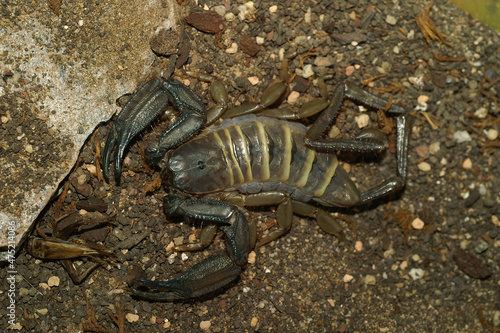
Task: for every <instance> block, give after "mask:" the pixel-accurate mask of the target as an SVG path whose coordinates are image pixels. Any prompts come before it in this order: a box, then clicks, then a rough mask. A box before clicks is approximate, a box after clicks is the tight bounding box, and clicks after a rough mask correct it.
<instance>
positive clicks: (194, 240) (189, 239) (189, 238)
mask: <svg viewBox="0 0 500 333" xmlns="http://www.w3.org/2000/svg"><path fill="white" fill-rule="evenodd" d="M188 242H189V243H194V242H196V235H195V234H190V235H189V237H188Z"/></svg>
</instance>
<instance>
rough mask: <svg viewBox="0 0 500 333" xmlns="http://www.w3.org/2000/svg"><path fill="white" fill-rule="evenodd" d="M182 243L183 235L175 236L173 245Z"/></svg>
mask: <svg viewBox="0 0 500 333" xmlns="http://www.w3.org/2000/svg"><path fill="white" fill-rule="evenodd" d="M183 243H184V237H183V236H180V237H175V238H174V244H175V245H181V244H183Z"/></svg>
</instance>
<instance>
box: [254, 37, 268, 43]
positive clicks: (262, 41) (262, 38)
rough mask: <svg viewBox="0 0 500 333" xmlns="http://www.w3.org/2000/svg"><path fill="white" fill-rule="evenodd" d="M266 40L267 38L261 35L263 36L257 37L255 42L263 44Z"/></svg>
mask: <svg viewBox="0 0 500 333" xmlns="http://www.w3.org/2000/svg"><path fill="white" fill-rule="evenodd" d="M265 41H266V40H265V38H264V37H261V36H257V37H255V42H256V43H257V45H262V44H264V42H265Z"/></svg>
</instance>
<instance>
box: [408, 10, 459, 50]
mask: <svg viewBox="0 0 500 333" xmlns="http://www.w3.org/2000/svg"><path fill="white" fill-rule="evenodd" d="M433 5H434V0H431V2H430V3H429V5H428V6H427V7H425V8H424V9H422V10H421V11H420V12H419V13H418V14H417V17H416V18H415V21H417V25H418V27H419V28H420V30H421V31H422V34H424V37H425V40H426V41H427V43H428V44H430V43H431V39H434V40H439V41H440V42H441V43H443V44H446V45H448V46H451V44H450V43H449V42H447V41H446V39H445V38H447V37H448V36H446V35H445V34H443V33H442V32H441V30H439V28H438V27H436V25H435V24H434V22H433V21H432V19H431V18H430V16H429V13H430V11H431V9H432V6H433Z"/></svg>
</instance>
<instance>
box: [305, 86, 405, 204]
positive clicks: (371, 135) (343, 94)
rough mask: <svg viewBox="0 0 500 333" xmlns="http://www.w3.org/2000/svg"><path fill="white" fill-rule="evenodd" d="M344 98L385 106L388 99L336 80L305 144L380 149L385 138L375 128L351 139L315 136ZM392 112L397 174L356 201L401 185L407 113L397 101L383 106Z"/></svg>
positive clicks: (339, 148) (330, 120)
mask: <svg viewBox="0 0 500 333" xmlns="http://www.w3.org/2000/svg"><path fill="white" fill-rule="evenodd" d="M345 98H347V99H350V100H353V101H356V102H358V103H362V104H364V105H366V106H368V107H371V108H373V109H385V108H386V106H387V105H388V102H387V101H386V100H384V99H382V98H380V97H377V96H375V95H372V94H370V93H368V92H367V91H365V90H363V89H361V88H358V87H356V86H354V85H350V84H340V85H338V86H337V88H336V89H335V92H334V95H333V98H332V101H331V103H330V105H329V107H328V108H327V109H326V110H325V111H324V112H323V113H322V114H321V115H320V116H319V117H318V119H317V120H316V121H315V122H314V124H313V125H312V126H311V127H310V129H309V131H308V132H307V134H306V136H305V140H306V145H307V146H308V147H310V148H312V149H317V150H332V151H359V152H375V153H377V152H380V151H382V150H383V149H385V148H386V147H387V138H386V136H385V135H384V134H383V133H382V132H381V131H379V130H375V129H369V130H364V131H362V132H361V133H360V134H359V135H358V136H357V137H355V138H353V139H319V138H320V137H321V136H322V135H323V134H324V133H325V131H326V130H327V129H328V128H329V127H330V126H331V124H332V123H333V122H334V120H335V117H336V115H337V112H338V111H339V110H340V107H341V105H342V102H343V100H344V99H345ZM387 113H388V114H389V115H391V116H396V117H397V118H396V121H397V123H396V127H397V141H396V144H397V153H396V159H397V175H396V176H394V177H392V178H390V179H388V180H386V181H384V182H383V183H381V184H379V185H377V186H376V187H374V188H372V189H370V190H368V191H366V192H363V193H361V196H360V200H359V202H358V204H361V203H365V202H369V201H372V200H374V199H377V198H380V197H382V196H385V195H387V194H389V193H393V192H396V191H398V190H400V189H401V188H403V187H404V184H405V180H406V165H407V159H408V138H409V121H408V113H407V112H406V110H405V109H404V108H402V107H401V106H399V105H395V104H392V105H391V106H390V108H389V109H388V110H387Z"/></svg>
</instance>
